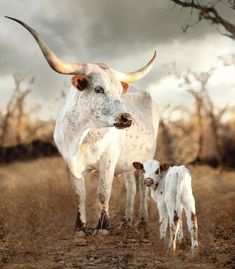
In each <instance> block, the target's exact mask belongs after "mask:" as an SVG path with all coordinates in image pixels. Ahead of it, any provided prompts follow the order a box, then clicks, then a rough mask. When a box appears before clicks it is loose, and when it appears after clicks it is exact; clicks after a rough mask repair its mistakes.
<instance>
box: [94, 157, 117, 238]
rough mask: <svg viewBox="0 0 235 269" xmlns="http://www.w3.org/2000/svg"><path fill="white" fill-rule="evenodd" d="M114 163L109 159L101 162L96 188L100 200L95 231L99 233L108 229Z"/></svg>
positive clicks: (103, 232)
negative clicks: (98, 216)
mask: <svg viewBox="0 0 235 269" xmlns="http://www.w3.org/2000/svg"><path fill="white" fill-rule="evenodd" d="M115 165H116V162H114V161H113V160H111V159H109V160H105V162H101V167H100V174H99V177H100V178H99V185H98V188H97V193H98V198H99V201H100V218H99V222H98V225H97V231H98V233H100V234H108V230H109V199H110V195H111V190H112V183H113V176H114V169H115Z"/></svg>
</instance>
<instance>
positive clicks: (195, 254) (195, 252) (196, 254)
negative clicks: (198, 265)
mask: <svg viewBox="0 0 235 269" xmlns="http://www.w3.org/2000/svg"><path fill="white" fill-rule="evenodd" d="M199 257H200V252H199V247H198V246H197V247H194V248H193V249H192V259H193V260H197V259H198V258H199Z"/></svg>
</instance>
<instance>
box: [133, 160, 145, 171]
mask: <svg viewBox="0 0 235 269" xmlns="http://www.w3.org/2000/svg"><path fill="white" fill-rule="evenodd" d="M133 166H134V167H135V169H137V170H140V169H143V168H144V166H143V164H142V163H139V162H133Z"/></svg>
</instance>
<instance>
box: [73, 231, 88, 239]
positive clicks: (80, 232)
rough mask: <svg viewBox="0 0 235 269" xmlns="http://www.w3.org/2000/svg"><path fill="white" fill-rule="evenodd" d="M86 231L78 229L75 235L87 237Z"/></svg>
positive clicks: (76, 236) (75, 236) (75, 237)
mask: <svg viewBox="0 0 235 269" xmlns="http://www.w3.org/2000/svg"><path fill="white" fill-rule="evenodd" d="M85 236H86V233H85V232H84V231H76V232H75V235H74V239H77V238H82V237H85Z"/></svg>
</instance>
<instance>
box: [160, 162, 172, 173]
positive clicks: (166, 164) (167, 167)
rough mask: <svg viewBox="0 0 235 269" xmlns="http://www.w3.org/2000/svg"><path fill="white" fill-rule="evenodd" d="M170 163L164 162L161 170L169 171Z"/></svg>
mask: <svg viewBox="0 0 235 269" xmlns="http://www.w3.org/2000/svg"><path fill="white" fill-rule="evenodd" d="M170 166H171V165H170V164H169V163H163V164H161V165H160V170H161V171H167V170H168V169H169V168H170Z"/></svg>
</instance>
